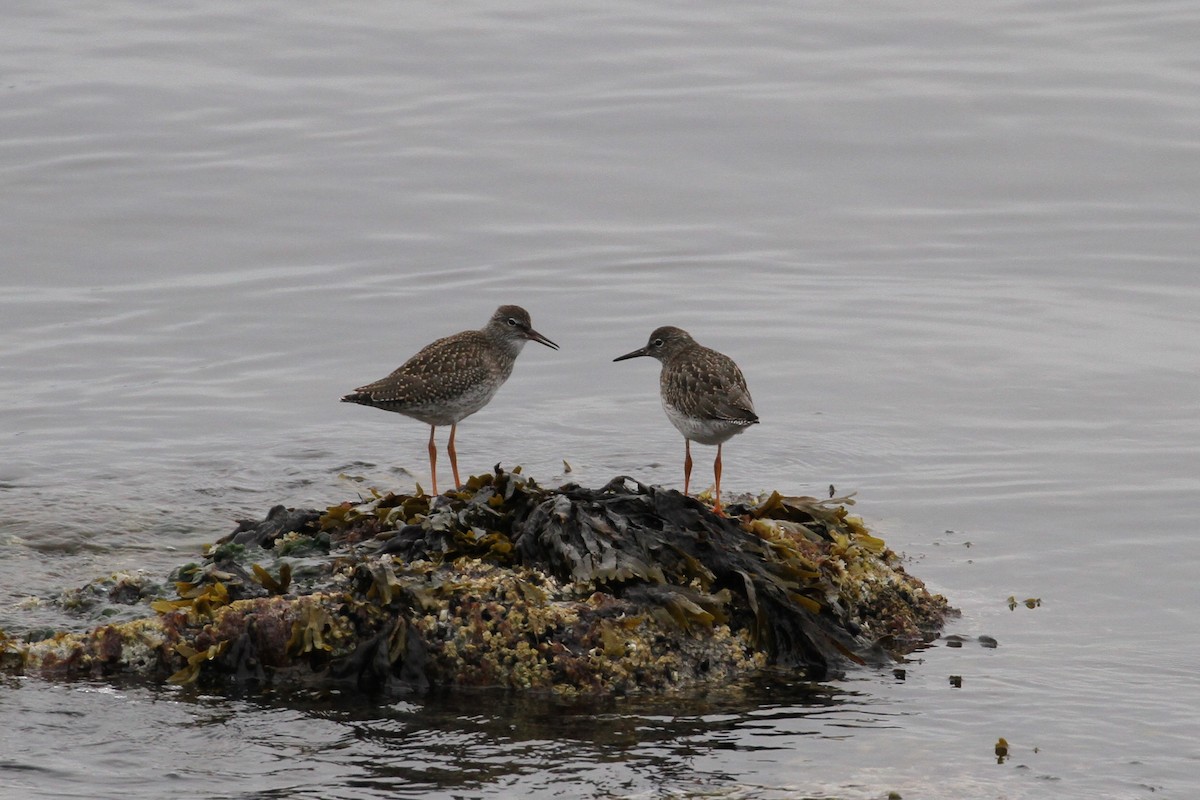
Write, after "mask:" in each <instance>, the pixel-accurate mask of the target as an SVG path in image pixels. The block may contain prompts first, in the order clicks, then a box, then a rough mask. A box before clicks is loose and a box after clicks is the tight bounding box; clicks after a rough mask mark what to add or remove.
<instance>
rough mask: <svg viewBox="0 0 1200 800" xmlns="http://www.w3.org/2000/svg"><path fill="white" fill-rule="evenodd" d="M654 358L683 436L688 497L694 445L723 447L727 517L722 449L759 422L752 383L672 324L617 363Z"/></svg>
mask: <svg viewBox="0 0 1200 800" xmlns="http://www.w3.org/2000/svg"><path fill="white" fill-rule="evenodd" d="M638 356H650V357H651V358H656V359H658V360H659V361H660V362H662V373H661V374H660V375H659V390H660V392H661V395H662V405H663V410H664V411H666V412H667V418H668V419H670V420H671V424H672V425H674V426H675V428H676V429H677V430H678V431H679V432H680V433H682V434H683V440H684V460H683V492H684V494H687V491H688V486H689V483H690V482H691V477H692V441H697V442H699V443H700V444H708V445H713V444H715V445H716V446H717V458H716V460H715V461H714V462H713V476H714V478H715V480H716V488H715V489H714V496H715V498H716V503H715V504H714V510H715V511H716V512H717V513H721V446H722V445H723V444H724V443H725V442H726V441H728V440H729V439H730V438H731V437H732V436H734V435H735V434H738V433H741V432H742V431H744V430H745V429H746V428H748V427H749V426H751V425H753V424H755V423H756V422H758V415H757V414H755V413H754V402H753V401H752V400H751V399H750V390H749V389H748V388H747V387H746V378H745V376H743V375H742V371H741V370H740V369H739V368H738V365H737V364H735V363H734V362H733V359H731V358H729V356H727V355H724V354H723V353H718V352H717V351H716V350H712V349H710V348H708V347H704V346H703V345H700V344H698V343H697V342H696V340H695V339H693V338H692V337H691V336H690V335H689V334H688V332H687V331H685V330H683V329H681V328H676V327H673V326H671V325H665V326H663V327H661V328H658V329H656V330H655V331H654V333H652V334H650V341H649V342H648V343H647V344H646V346H645V347H641V348H638V349H637V350H634V351H633V352H631V353H626V354H625V355H623V356H618V357H616V358H614V359H613V361H624V360H625V359H627V358H637V357H638Z"/></svg>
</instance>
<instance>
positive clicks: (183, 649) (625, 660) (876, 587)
mask: <svg viewBox="0 0 1200 800" xmlns="http://www.w3.org/2000/svg"><path fill="white" fill-rule="evenodd" d="M853 503H854V500H853V498H852V496H845V497H840V498H830V499H817V498H811V497H788V496H784V495H782V494H780V493H778V492H773V493H771V494H769V495H766V496H763V497H760V498H757V499H754V500H750V501H745V502H733V503H730V504H729V505H727V506H726V508H725V510H726V512H727V513H728V515H729V516H728V517H721V516H718V515H716V514H714V513H713V511H712V509H711V507H709V506H707V505H705V504H704V503H702V502H701V501H699V500H697V499H696V498H693V497H687V496H685V495H683V494H681V493H680V492H678V491H674V490H667V489H662V488H659V487H654V486H648V485H645V484H642V483H639V482H638V481H636V480H633V479H632V478H628V477H624V476H619V477H617V478H614V479H613V480H612V481H610V482H609V483H608V484H606V485H604V486H602V487H600V488H598V489H593V488H586V487H582V486H578V485H576V484H566V485H564V486H561V487H559V488H558V489H546V488H542V487H540V486H538V485H537V484H536V483H535V482H534V481H533V480H532V479H530V478H528V477H526V476H524V475H522V474H520V472H519V470H517V471H513V472H505V471H504V470H502V469H500V468H499V467H497V468H496V469H495V471H494V472H493V473H489V474H484V475H477V476H473V477H471V478H470V479H469V480H468V481H467V482H466V484H465V485H464V487H463V488H462V490H460V491H452V492H447V493H446V494H443V495H440V496H436V497H430V496H428V495H426V494H424V493H423V492H421V491H420V490H418V491H417V493H416V494H412V495H404V494H392V493H386V494H384V493H380V492H377V491H374V490H371V491H369V492H368V493H367V496H364V497H360V498H358V499H357V500H353V501H346V502H343V503H339V504H337V505H333V506H330V507H328V508H326V509H324V510H320V509H288V508H285V507H283V506H276V507H275V508H272V509H271V510H270V511H269V512H268V513H267V515H266V517H265V518H264V519H262V520H258V521H253V520H250V521H243V522H240V523H239V524H238V525H237V527H236V528H235V530H234V531H233V532H232V533H230V534H228V535H227V536H225V537H223V538H221V539H220V540H218V541H217V542H216V543H215V544H214V545H213V546H212V547H211V548H210V549H209V551H208V553H207V554H206V555H205V557H204V559H203V561H200V562H195V563H190V564H185V565H182V566H181V567H179V568H178V569H177V570H175V572H174V573H173V574H172V575H171V576H170V582H169V583H168V585H167V586H165V587H158V586H157V585H156V584H153V583H152V582H150V581H142V582H139V583H137V584H136V585H133V586H127V585H124V584H123V582H122V581H118V582H116V583H115V584H114V587H113V588H114V589H116V590H118V591H117V592H116V595H117V596H119V597H121V598H122V599H124V600H126V601H129V602H133V603H140V605H137V606H135V608H141V609H142V610H143V611H144V616H142V617H140V618H137V619H131V620H124V621H119V622H112V623H110V624H103V625H99V626H97V627H95V628H94V629H92V630H90V631H87V632H84V633H68V632H59V633H55V634H53V635H50V636H45V637H44V638H39V639H37V640H36V641H22V640H18V639H16V638H14V637H12V636H9V635H5V634H4V633H3V632H0V670H2V671H5V672H10V673H23V674H29V675H39V676H44V677H49V678H73V677H94V678H118V677H125V678H130V677H132V678H140V679H144V680H151V681H158V682H169V683H175V684H200V685H204V686H205V687H209V688H216V689H220V688H221V687H227V688H233V687H238V688H241V687H251V688H253V687H268V686H269V687H276V688H278V687H288V686H294V687H312V686H320V687H331V688H332V687H336V688H339V689H343V690H355V691H362V692H388V693H406V692H424V691H428V690H430V689H435V688H437V689H452V688H455V687H485V686H486V687H505V688H509V689H516V690H536V691H549V692H552V693H555V694H558V695H574V694H613V693H630V692H658V691H666V690H672V689H680V688H687V687H698V686H704V685H715V684H718V683H725V682H728V681H729V680H732V679H736V678H740V677H748V676H750V675H752V674H753V673H755V672H758V671H761V670H763V669H767V668H770V669H772V670H778V669H785V670H789V671H792V672H794V673H795V674H796V675H798V676H800V677H803V678H805V679H810V680H822V679H827V678H830V677H834V676H836V675H838V674H841V673H842V672H843V671H844V670H846V669H850V668H854V667H856V666H867V667H874V668H881V667H885V666H889V665H891V664H894V663H895V662H896V661H898V660H900V659H902V658H903V656H904V655H905V654H907V653H910V652H912V651H913V650H915V649H918V648H920V647H922V646H924V645H925V644H927V643H928V642H930V641H932V640H933V639H934V638H936V636H937V635H938V633H939V632H940V630H941V627H942V624H943V622H944V620H945V618H946V617H947V615H949V614H951V613H953V610H952V609H951V608H950V606H949V604H948V603H947V601H946V599H945V598H944V597H942V596H941V595H937V594H932V593H930V592H929V591H927V590H926V588H925V586H924V584H922V583H921V581H920V580H918V579H916V578H914V577H912V576H911V575H909V574H908V573H907V572H905V570H904V568H903V566H902V565H901V559H900V557H899V556H898V555H897V554H896V553H894V552H893V551H891V550H890V549H888V548H887V546H886V544H885V543H884V541H883V540H882V539H881V538H879V537H877V536H875V535H873V534H871V533H870V532H869V531H868V530H867V528H866V527H865V526H864V524H863V522H862V520H860V519H858V518H857V517H855V516H852V515H851V514H849V512H848V510H847V507H848V506H851V505H853ZM172 587H173V591H171V588H172ZM155 588H157V589H159V591H158V592H157V593H153V592H151V591H150V590H151V589H155ZM111 591H112V590H110V592H109V593H110V594H111ZM98 593H99V594H100V595H102V596H103V595H105V592H103V591H100V592H98ZM90 594H97V592H95V591H93V592H91V593H90ZM31 638H32V637H31ZM900 673H901V674H898V675H897V677H898V678H899V679H901V680H903V677H902V673H903V670H901V671H900ZM893 674H896V673H895V672H894V673H893Z"/></svg>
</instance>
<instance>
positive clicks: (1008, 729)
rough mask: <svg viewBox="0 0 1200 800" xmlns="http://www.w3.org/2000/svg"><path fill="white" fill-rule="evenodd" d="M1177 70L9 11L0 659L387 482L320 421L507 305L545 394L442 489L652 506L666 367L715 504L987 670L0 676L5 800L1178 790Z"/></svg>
mask: <svg viewBox="0 0 1200 800" xmlns="http://www.w3.org/2000/svg"><path fill="white" fill-rule="evenodd" d="M1198 40H1200V7H1198V6H1196V4H1195V3H1184V2H1132V1H1129V0H1127V1H1126V2H1112V3H1100V2H1091V3H1089V2H1060V3H1052V4H1048V3H1025V2H997V3H990V4H986V5H984V4H968V5H967V6H961V5H955V4H945V3H931V2H913V3H907V4H896V3H891V4H882V3H875V4H847V3H841V2H818V3H804V4H797V3H760V4H755V5H754V6H753V7H748V6H746V5H745V4H725V3H716V2H696V3H670V2H638V3H632V2H609V3H606V4H603V6H599V5H597V6H595V7H590V8H589V7H585V6H581V5H579V4H561V3H543V2H522V1H518V2H507V3H503V4H501V3H496V4H482V3H455V4H445V3H432V2H417V3H403V4H395V3H384V2H371V1H370V0H367V1H366V2H359V3H354V4H338V5H334V4H326V3H313V2H293V3H263V2H238V3H234V2H229V1H228V0H212V1H211V2H208V3H202V4H174V3H173V4H167V3H156V4H155V3H137V2H108V3H85V2H74V3H69V2H54V0H49V1H48V2H42V3H37V4H33V3H20V4H16V5H15V6H13V7H9V8H7V9H6V11H5V21H4V24H3V25H2V26H0V187H2V191H0V363H2V368H0V409H2V410H0V420H2V422H0V437H2V439H3V450H2V451H0V452H2V454H3V457H2V459H0V628H4V629H7V630H9V631H12V632H18V633H19V632H22V631H27V630H30V629H33V628H37V627H41V626H55V627H83V626H86V625H87V624H89V622H90V621H88V620H85V619H81V618H77V617H71V616H69V615H66V614H65V613H64V612H62V611H61V610H60V609H59V608H58V607H57V606H55V605H53V604H52V603H50V602H48V601H49V600H50V599H51V598H53V597H54V596H55V595H56V594H57V592H58V591H60V590H61V589H62V588H64V587H72V586H78V585H81V584H83V583H85V582H87V581H88V580H91V579H93V578H96V577H98V576H103V575H106V574H108V573H110V572H111V571H113V570H115V569H144V570H146V571H148V572H149V573H150V574H152V575H156V576H160V575H163V574H165V572H166V571H167V570H168V569H170V568H171V567H172V566H174V565H176V564H178V563H180V562H181V561H184V560H188V559H189V558H190V557H191V556H192V555H193V554H194V553H195V552H196V551H197V549H198V548H199V547H200V546H201V545H202V544H203V543H205V542H209V541H212V540H213V539H214V538H216V537H217V536H219V535H221V534H223V533H225V532H227V531H228V530H230V529H231V527H232V526H233V524H234V520H236V519H238V518H240V517H254V516H259V515H261V514H262V513H264V512H265V510H266V509H267V508H268V507H269V506H271V505H273V504H275V503H277V502H284V503H287V504H290V505H323V504H332V503H335V502H339V501H341V500H342V499H344V498H347V497H351V496H353V494H354V493H355V492H356V491H358V489H359V488H361V484H358V483H355V482H352V481H350V480H348V479H347V478H345V477H342V476H343V474H350V475H357V476H365V477H366V479H367V481H368V482H369V483H371V484H373V485H376V486H379V487H381V488H403V489H411V488H412V486H413V484H414V482H415V481H420V482H422V483H423V484H426V485H427V475H426V473H427V467H428V465H427V462H426V457H425V447H424V443H425V437H426V432H425V429H424V428H423V427H422V426H421V425H419V424H417V423H415V422H412V421H409V420H406V419H404V418H402V417H399V416H395V415H387V414H382V413H379V412H376V411H374V410H372V409H364V408H360V407H354V406H348V405H342V404H339V403H338V402H337V398H338V397H340V395H341V394H342V393H343V392H345V391H346V390H348V389H350V388H353V387H354V386H357V385H359V384H361V383H364V382H366V381H369V380H373V379H375V378H378V377H381V376H382V375H384V374H386V373H387V372H388V371H390V370H391V369H392V368H394V367H395V366H396V365H398V364H399V363H400V362H401V361H403V360H404V359H405V358H406V357H407V356H408V355H410V354H411V353H412V352H414V351H415V350H416V349H417V348H418V347H419V346H421V345H423V344H424V343H426V342H427V341H430V340H432V339H433V338H435V337H437V336H441V335H445V334H448V333H452V332H454V331H457V330H461V329H463V328H467V327H478V326H480V325H482V324H483V322H484V321H485V320H486V319H487V317H488V315H489V314H490V313H491V311H492V310H493V309H494V308H495V306H497V305H499V304H500V303H506V302H516V303H520V304H522V305H524V306H526V307H527V308H528V309H529V310H530V311H531V313H532V315H533V320H534V324H535V325H536V327H537V328H538V329H539V330H540V331H542V332H543V333H544V334H546V335H547V336H549V337H551V338H552V339H554V340H556V341H557V342H558V343H559V344H560V345H561V346H562V349H561V351H559V352H552V351H550V350H547V349H545V348H540V347H536V346H533V347H529V348H527V349H526V351H525V353H524V354H523V355H522V356H521V359H520V363H519V364H518V366H517V369H516V372H515V374H514V376H513V378H512V380H511V381H510V382H509V384H508V385H506V386H505V387H504V389H503V390H502V391H501V392H500V394H499V395H498V396H497V398H496V399H495V400H494V401H493V403H492V404H491V405H490V406H489V407H488V408H486V409H485V410H483V411H482V412H480V413H479V414H478V415H476V416H475V417H472V418H471V419H470V420H468V421H467V422H466V423H464V424H463V426H462V428H461V430H460V431H459V436H458V449H459V455H460V461H461V463H462V466H463V467H464V468H465V469H466V470H467V471H468V472H481V471H485V470H487V469H490V468H491V466H492V465H493V464H495V463H497V462H501V463H503V464H504V465H505V466H507V467H510V468H511V467H513V466H516V465H518V464H520V465H522V466H523V467H524V468H525V470H527V471H529V472H531V473H532V474H534V475H535V476H536V477H538V478H539V479H540V480H542V481H543V482H545V483H551V484H553V483H555V482H558V481H561V480H563V479H564V474H563V472H564V466H563V461H564V460H566V461H567V462H569V463H570V465H571V467H572V468H573V472H572V473H571V479H573V480H577V481H580V482H582V483H587V484H592V485H598V484H600V483H602V482H604V481H606V480H608V479H609V478H611V477H612V476H613V475H616V474H620V473H627V474H632V475H635V476H636V477H638V478H639V479H642V480H648V481H652V482H657V483H663V484H668V485H676V486H677V485H679V484H680V482H681V475H680V472H681V461H682V442H681V441H680V439H679V436H678V434H677V433H676V432H675V431H674V430H673V429H672V428H671V427H670V425H669V424H668V423H667V420H666V418H665V417H664V416H663V414H662V412H661V409H660V408H659V405H658V400H657V396H656V390H657V373H656V365H654V364H653V363H650V362H648V361H645V362H643V361H634V362H629V363H621V364H613V363H611V359H612V357H614V356H616V355H618V354H620V353H624V352H627V351H629V350H631V349H633V348H635V347H638V346H640V345H641V344H643V343H644V341H645V339H646V337H647V335H648V334H649V332H650V330H651V329H653V328H654V327H656V326H658V325H660V324H675V325H680V326H682V327H684V328H687V329H689V330H690V331H691V332H692V333H693V334H694V335H695V337H696V338H697V339H698V340H700V341H701V342H702V343H704V344H708V345H710V346H713V347H716V348H718V349H720V350H722V351H724V352H726V353H729V354H730V355H732V356H733V357H734V358H735V359H737V360H738V362H739V363H740V364H741V366H742V368H743V370H744V372H745V373H746V375H747V378H748V380H749V383H750V387H751V390H752V392H753V393H754V397H755V401H756V404H757V406H758V410H759V413H760V415H761V417H762V420H763V424H762V425H760V426H757V427H755V428H754V429H753V430H750V431H748V432H747V433H746V434H745V435H743V436H741V437H738V438H737V439H735V440H734V441H732V442H730V443H729V445H728V446H727V447H726V450H725V472H724V479H723V485H724V487H725V488H726V490H727V491H730V492H758V491H762V490H769V489H772V488H778V489H781V490H784V491H787V492H793V493H800V492H806V493H820V492H823V491H824V490H825V488H826V487H827V486H828V484H830V483H834V484H836V485H837V487H838V489H839V490H840V491H857V492H858V498H859V501H860V504H859V506H858V508H857V510H858V511H859V512H860V513H861V514H863V516H865V517H866V519H867V520H868V522H869V523H870V524H872V525H873V526H874V528H875V529H876V530H877V531H878V532H879V533H880V534H881V535H882V536H884V537H885V538H886V539H887V540H888V542H889V544H890V545H891V546H892V547H894V548H895V549H897V550H900V551H903V552H905V553H907V554H908V555H909V556H910V558H911V569H912V570H913V571H914V572H915V573H916V574H918V575H919V576H921V577H923V578H924V579H926V580H927V581H928V582H929V584H930V585H931V586H932V587H933V588H934V589H936V590H938V591H941V592H943V593H944V594H946V595H947V596H948V597H950V598H951V599H952V601H953V602H954V603H955V604H956V605H957V606H959V607H960V608H961V609H962V612H963V616H962V618H961V619H959V620H957V621H955V622H954V623H953V625H952V627H951V629H950V631H949V632H952V633H959V634H961V635H964V636H968V637H973V636H976V635H980V634H987V635H990V636H994V637H995V638H996V639H998V641H999V642H1000V646H999V647H998V648H996V649H994V650H991V649H984V648H981V647H978V646H972V645H968V646H965V647H962V648H951V647H947V646H945V643H944V642H939V643H938V644H937V646H934V647H932V648H930V649H929V650H927V651H925V652H923V653H922V654H920V660H919V661H918V662H916V663H913V664H910V665H908V671H907V679H906V680H905V681H902V682H901V681H897V680H896V679H895V678H894V677H893V676H892V674H891V672H890V671H886V672H884V673H876V672H873V671H866V670H864V671H856V672H852V673H850V674H849V675H847V676H846V678H845V679H844V680H839V681H834V682H831V683H829V684H826V685H823V686H818V687H812V686H804V685H791V684H790V682H789V681H788V680H786V677H785V676H781V677H778V678H777V679H775V680H773V681H765V682H763V683H761V684H759V685H754V686H749V687H744V688H742V689H741V690H739V691H729V692H724V693H721V694H720V695H717V696H708V697H691V698H672V699H669V700H667V701H658V700H653V699H651V700H647V701H631V700H627V701H621V702H613V703H604V704H597V705H594V706H571V707H557V706H555V705H554V704H553V703H550V702H548V701H546V700H545V699H544V698H542V699H534V700H529V699H524V698H505V697H499V698H498V697H491V696H485V697H484V698H482V699H481V698H480V697H449V698H431V699H429V700H421V701H416V700H414V701H406V702H396V703H387V704H384V703H374V704H373V703H369V702H359V701H352V700H349V699H345V700H343V701H340V702H339V701H337V700H336V699H335V700H327V699H326V700H317V699H305V698H272V697H247V698H225V697H209V696H204V695H199V694H196V693H195V692H188V691H181V690H161V691H158V690H151V689H145V688H132V687H110V686H103V685H84V684H72V685H48V684H45V683H41V682H37V681H27V680H6V681H4V682H3V683H0V796H3V797H4V798H5V800H7V798H32V797H45V798H63V797H87V798H98V797H105V798H108V797H120V798H123V799H124V800H138V799H140V798H148V799H149V798H161V797H164V796H168V793H170V795H171V796H174V795H186V796H189V797H198V798H214V799H215V798H341V797H345V798H363V797H446V798H449V797H486V798H493V797H508V796H520V797H525V798H542V797H576V796H597V797H622V798H626V797H628V798H647V797H686V796H694V795H701V794H703V795H705V796H718V797H738V798H741V797H764V798H784V797H798V796H806V797H807V796H818V797H841V798H880V797H884V796H886V795H887V793H888V792H891V791H895V792H899V793H900V794H901V795H902V796H903V797H905V798H917V797H920V798H946V799H947V800H949V799H951V798H964V797H970V798H1008V799H1012V798H1042V797H1054V798H1064V797H1066V798H1076V797H1078V798H1140V797H1168V798H1193V797H1196V796H1200V744H1198V742H1200V713H1198V710H1200V679H1198V678H1197V676H1196V671H1195V670H1196V664H1197V663H1198V662H1200V630H1198V625H1197V622H1196V612H1197V608H1198V606H1200V588H1198V584H1197V581H1196V579H1195V569H1196V566H1197V564H1198V563H1200V537H1197V531H1196V526H1197V520H1198V519H1200V375H1198V369H1197V367H1198V364H1200V357H1198V354H1200V273H1198V271H1197V264H1196V261H1197V254H1198V253H1200V147H1198V145H1197V142H1198V141H1200V57H1197V55H1196V42H1197V41H1198ZM711 454H712V451H711V449H709V448H701V449H700V450H699V452H698V454H697V455H698V458H697V475H698V476H700V481H699V483H700V484H701V485H703V483H704V481H705V480H707V478H708V476H709V474H710V473H709V472H708V468H709V464H710V458H711ZM443 463H444V462H443ZM1009 596H1015V597H1017V598H1018V599H1024V598H1027V597H1037V598H1040V599H1041V601H1042V605H1041V607H1039V608H1036V609H1032V610H1031V609H1028V608H1026V607H1024V606H1018V607H1017V608H1016V609H1015V610H1010V609H1009V606H1008V604H1007V603H1006V599H1007V598H1008V597H1009ZM952 675H957V676H961V678H962V686H961V688H952V687H951V686H950V676H952ZM1001 736H1003V737H1005V738H1006V739H1007V740H1008V742H1009V743H1010V746H1011V750H1012V758H1011V759H1010V760H1008V761H1007V762H1005V763H1002V764H997V763H996V758H995V756H994V753H993V745H994V743H995V742H996V740H997V738H999V737H1001Z"/></svg>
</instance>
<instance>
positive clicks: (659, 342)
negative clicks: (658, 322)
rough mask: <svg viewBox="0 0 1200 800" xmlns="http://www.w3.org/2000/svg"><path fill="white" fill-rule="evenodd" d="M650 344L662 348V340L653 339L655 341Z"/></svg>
mask: <svg viewBox="0 0 1200 800" xmlns="http://www.w3.org/2000/svg"><path fill="white" fill-rule="evenodd" d="M650 344H652V345H654V346H655V347H662V346H663V340H662V339H655V340H654V341H653V342H651V343H650Z"/></svg>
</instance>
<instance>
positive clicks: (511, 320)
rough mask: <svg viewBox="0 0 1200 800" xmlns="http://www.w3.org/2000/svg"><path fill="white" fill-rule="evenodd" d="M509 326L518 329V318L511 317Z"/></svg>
mask: <svg viewBox="0 0 1200 800" xmlns="http://www.w3.org/2000/svg"><path fill="white" fill-rule="evenodd" d="M508 324H509V325H511V326H512V327H514V328H515V327H517V320H516V318H515V317H509V318H508Z"/></svg>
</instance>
